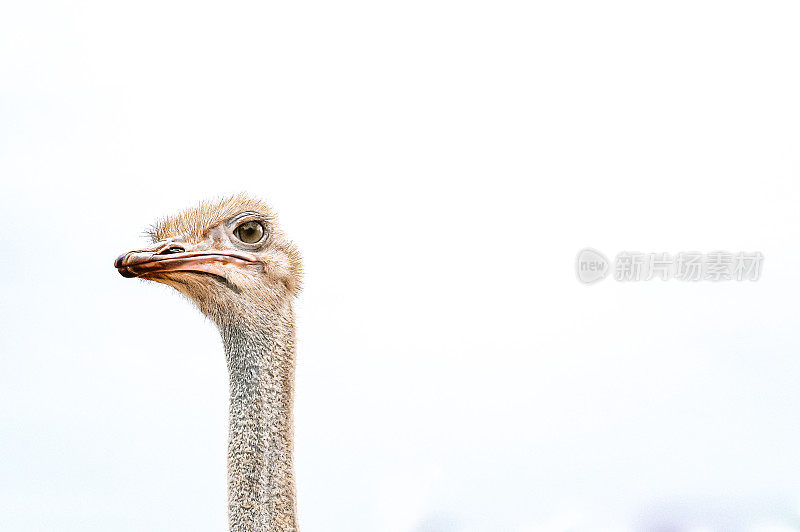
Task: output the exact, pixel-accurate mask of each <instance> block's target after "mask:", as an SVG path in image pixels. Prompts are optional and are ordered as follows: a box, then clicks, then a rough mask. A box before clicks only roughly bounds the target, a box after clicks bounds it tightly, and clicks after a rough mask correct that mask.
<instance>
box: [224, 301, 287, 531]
mask: <svg viewBox="0 0 800 532" xmlns="http://www.w3.org/2000/svg"><path fill="white" fill-rule="evenodd" d="M282 310H283V312H280V313H277V312H274V311H273V312H265V313H259V316H257V317H255V318H254V317H253V316H252V315H250V316H248V317H247V319H242V320H239V323H238V324H236V325H227V326H225V327H220V332H221V333H222V341H223V343H224V345H225V356H226V359H227V362H228V371H229V373H230V394H231V403H230V432H229V436H228V518H229V522H230V530H231V531H235V532H266V531H269V532H290V531H291V532H295V531H297V530H298V527H297V502H296V496H295V481H294V465H293V462H292V450H293V436H294V421H293V417H292V406H293V403H294V368H295V333H294V315H293V313H292V309H291V307H289V308H288V309H282ZM239 324H246V325H241V326H240V325H239Z"/></svg>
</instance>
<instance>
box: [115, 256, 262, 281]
mask: <svg viewBox="0 0 800 532" xmlns="http://www.w3.org/2000/svg"><path fill="white" fill-rule="evenodd" d="M255 262H256V261H255V259H254V258H253V257H252V256H250V255H249V254H247V253H241V252H211V251H202V252H201V251H190V252H182V253H163V252H162V253H155V252H152V251H130V252H128V253H124V254H122V255H120V256H119V257H117V260H115V261H114V267H115V268H117V271H118V272H119V273H120V275H122V276H123V277H142V278H145V279H147V278H151V277H157V276H158V275H160V274H164V273H171V272H195V273H208V274H212V275H217V276H220V277H223V278H227V276H226V275H225V273H226V268H227V267H228V266H229V265H235V266H246V265H247V264H253V263H255Z"/></svg>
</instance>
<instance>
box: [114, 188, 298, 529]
mask: <svg viewBox="0 0 800 532" xmlns="http://www.w3.org/2000/svg"><path fill="white" fill-rule="evenodd" d="M149 234H150V237H151V238H152V241H153V244H152V245H151V246H149V247H147V248H146V249H142V250H136V251H130V252H128V253H125V254H123V255H121V256H120V257H118V258H117V260H116V261H115V262H114V266H115V267H116V268H117V270H118V271H119V273H120V274H121V275H122V276H123V277H139V278H141V279H148V280H151V281H156V282H159V283H164V284H166V285H169V286H171V287H173V288H175V289H176V290H178V291H179V292H180V293H182V294H183V295H185V296H186V297H187V298H189V299H190V300H191V301H193V302H194V303H195V305H197V307H198V308H199V309H200V311H201V312H202V313H203V314H205V315H206V316H207V317H208V318H210V319H211V320H212V321H213V322H214V323H215V324H216V325H217V327H218V329H219V332H220V335H221V336H222V343H223V345H224V347H225V358H226V361H227V365H228V373H229V377H230V430H229V434H228V520H229V526H230V530H231V531H237V532H238V531H247V532H250V531H270V532H289V531H297V530H298V525H297V503H296V495H295V479H294V466H293V462H292V451H293V436H294V434H293V433H294V422H293V418H292V406H293V402H294V373H295V326H294V311H293V309H292V300H293V298H294V297H295V295H296V294H297V292H298V290H299V289H300V278H301V263H300V255H299V253H298V251H297V249H296V248H295V247H294V245H293V244H292V243H291V242H290V241H289V240H287V238H286V237H285V236H284V234H283V232H282V231H281V229H280V227H279V226H278V224H277V221H276V218H275V214H274V213H273V211H272V210H271V209H270V208H269V207H268V206H267V205H266V204H264V203H263V202H261V201H259V200H257V199H255V198H252V197H249V196H247V195H244V194H239V195H236V196H231V197H227V198H223V199H221V200H219V201H212V202H203V203H201V204H200V205H198V206H197V207H195V208H193V209H189V210H186V211H184V212H182V213H180V214H178V215H177V216H174V217H170V218H165V219H163V220H161V221H159V222H158V223H156V224H155V225H154V226H153V227H152V228H151V229H150V231H149Z"/></svg>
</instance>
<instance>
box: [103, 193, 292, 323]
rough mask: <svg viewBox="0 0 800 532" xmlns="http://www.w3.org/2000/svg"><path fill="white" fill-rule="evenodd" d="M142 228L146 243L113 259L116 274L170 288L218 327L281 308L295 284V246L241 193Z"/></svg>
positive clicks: (255, 202)
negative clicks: (144, 229) (148, 244)
mask: <svg viewBox="0 0 800 532" xmlns="http://www.w3.org/2000/svg"><path fill="white" fill-rule="evenodd" d="M148 233H149V235H150V237H151V238H152V240H153V243H152V245H151V246H149V247H147V248H145V249H141V250H136V251H130V252H128V253H125V254H123V255H120V256H119V257H118V258H117V260H116V261H115V262H114V266H116V268H117V270H118V271H119V273H120V274H121V275H122V276H124V277H139V278H142V279H148V280H152V281H157V282H159V283H163V284H166V285H169V286H172V287H173V288H175V289H176V290H178V291H179V292H181V293H182V294H184V295H185V296H187V297H188V298H189V299H190V300H192V301H193V302H194V303H195V304H196V305H197V306H198V308H199V309H200V310H201V312H203V314H205V315H206V316H208V317H209V318H211V319H212V320H213V321H215V322H216V323H217V324H218V325H219V326H220V327H224V326H226V325H228V321H229V320H231V319H236V318H242V317H243V316H244V317H246V316H247V315H252V314H254V313H260V312H264V311H269V310H272V311H274V310H276V309H280V308H282V307H284V303H285V302H287V301H288V300H291V299H292V297H293V296H294V295H295V294H296V293H297V291H298V290H299V288H300V278H301V263H300V256H299V253H298V252H297V249H296V248H295V247H294V245H293V244H292V243H291V242H290V241H289V240H287V238H286V237H285V235H284V234H283V232H282V231H281V229H280V227H279V226H278V223H277V220H276V217H275V214H274V213H273V211H272V210H271V209H270V208H269V207H268V206H267V205H266V204H264V203H263V202H261V201H259V200H257V199H254V198H252V197H249V196H247V195H244V194H239V195H236V196H231V197H227V198H223V199H221V200H218V201H212V202H203V203H201V204H200V205H198V206H197V207H195V208H192V209H188V210H186V211H184V212H182V213H180V214H178V215H176V216H173V217H168V218H164V219H162V220H161V221H159V222H158V223H156V224H155V225H154V226H153V227H151V229H150V230H149V231H148Z"/></svg>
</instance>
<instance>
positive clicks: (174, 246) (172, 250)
mask: <svg viewBox="0 0 800 532" xmlns="http://www.w3.org/2000/svg"><path fill="white" fill-rule="evenodd" d="M185 252H186V250H185V249H184V248H183V247H181V246H179V245H177V244H171V245H170V246H169V247H166V248H164V249H162V250H161V251H159V252H158V253H156V255H171V254H172V253H185Z"/></svg>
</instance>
